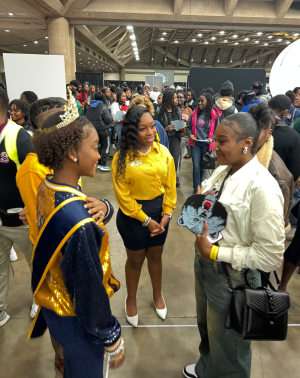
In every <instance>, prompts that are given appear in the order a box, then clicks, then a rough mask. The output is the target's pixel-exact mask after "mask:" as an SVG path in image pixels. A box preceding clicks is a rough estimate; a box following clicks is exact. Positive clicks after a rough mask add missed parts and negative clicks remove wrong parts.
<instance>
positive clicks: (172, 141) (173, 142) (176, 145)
mask: <svg viewBox="0 0 300 378" xmlns="http://www.w3.org/2000/svg"><path fill="white" fill-rule="evenodd" d="M168 139H169V151H170V154H171V155H172V156H173V159H174V163H175V171H176V172H177V168H178V161H179V154H180V138H178V137H176V136H175V137H169V138H168ZM176 177H177V176H176Z"/></svg>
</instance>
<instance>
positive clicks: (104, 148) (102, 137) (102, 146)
mask: <svg viewBox="0 0 300 378" xmlns="http://www.w3.org/2000/svg"><path fill="white" fill-rule="evenodd" d="M97 133H98V136H99V147H98V152H99V154H100V156H101V158H100V160H99V161H98V165H103V166H105V165H106V160H107V155H108V153H109V147H110V138H109V131H108V129H106V130H101V131H99V130H97Z"/></svg>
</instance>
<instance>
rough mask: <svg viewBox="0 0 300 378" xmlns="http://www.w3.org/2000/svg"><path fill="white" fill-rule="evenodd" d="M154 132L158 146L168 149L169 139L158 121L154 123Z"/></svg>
mask: <svg viewBox="0 0 300 378" xmlns="http://www.w3.org/2000/svg"><path fill="white" fill-rule="evenodd" d="M154 123H155V126H156V130H157V133H158V136H159V139H160V144H162V145H163V146H165V147H167V149H169V139H168V135H167V133H166V130H165V129H164V127H163V125H162V124H161V123H160V122H159V121H154Z"/></svg>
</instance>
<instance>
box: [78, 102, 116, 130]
mask: <svg viewBox="0 0 300 378" xmlns="http://www.w3.org/2000/svg"><path fill="white" fill-rule="evenodd" d="M84 115H85V116H86V117H87V119H88V120H90V121H91V123H92V124H93V126H94V127H95V129H96V130H97V131H103V130H106V129H108V128H109V127H110V126H111V124H112V121H113V118H112V115H111V114H110V112H109V110H108V109H107V107H106V106H105V105H104V104H103V103H102V102H101V103H100V104H99V105H98V106H96V107H95V108H92V107H91V106H89V107H88V108H87V110H86V112H85V114H84Z"/></svg>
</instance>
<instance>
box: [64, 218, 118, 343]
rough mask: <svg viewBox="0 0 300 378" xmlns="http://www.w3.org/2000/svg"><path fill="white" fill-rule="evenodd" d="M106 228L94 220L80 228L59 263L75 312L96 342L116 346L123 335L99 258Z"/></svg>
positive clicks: (66, 246)
mask: <svg viewBox="0 0 300 378" xmlns="http://www.w3.org/2000/svg"><path fill="white" fill-rule="evenodd" d="M103 235H104V231H103V230H102V229H101V228H100V227H98V226H97V224H96V223H94V222H91V223H87V224H85V225H83V226H82V227H80V228H79V229H78V230H77V231H76V232H75V233H74V234H73V235H72V236H71V237H70V239H69V240H68V241H67V243H66V245H65V247H64V248H63V249H62V254H63V259H62V261H61V263H60V268H61V270H62V274H63V279H64V283H65V286H66V289H67V291H68V293H69V295H70V298H71V300H72V302H73V304H74V306H75V314H76V316H77V319H78V321H79V323H81V324H82V325H83V326H84V327H85V328H86V330H87V331H88V332H89V333H90V335H91V338H92V340H93V341H94V342H95V343H102V344H103V345H104V347H110V346H112V345H114V344H115V343H116V342H117V341H118V339H119V338H120V336H121V327H120V324H119V322H118V320H117V319H116V318H115V317H114V316H113V315H112V313H111V309H110V303H109V298H108V295H107V293H106V290H105V287H104V286H103V271H102V266H101V262H100V259H99V251H100V248H101V242H102V237H103Z"/></svg>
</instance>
